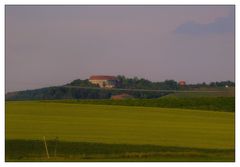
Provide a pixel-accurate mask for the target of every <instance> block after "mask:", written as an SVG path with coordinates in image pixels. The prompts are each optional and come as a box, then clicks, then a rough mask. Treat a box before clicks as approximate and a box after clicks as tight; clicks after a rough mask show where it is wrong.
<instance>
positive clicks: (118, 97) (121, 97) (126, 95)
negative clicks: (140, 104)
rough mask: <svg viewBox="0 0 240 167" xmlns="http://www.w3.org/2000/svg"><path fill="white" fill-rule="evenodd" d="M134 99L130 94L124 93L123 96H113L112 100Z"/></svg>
mask: <svg viewBox="0 0 240 167" xmlns="http://www.w3.org/2000/svg"><path fill="white" fill-rule="evenodd" d="M131 98H133V96H131V95H129V94H126V93H122V94H118V95H113V96H112V97H111V99H114V100H122V99H131Z"/></svg>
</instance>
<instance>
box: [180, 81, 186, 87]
mask: <svg viewBox="0 0 240 167" xmlns="http://www.w3.org/2000/svg"><path fill="white" fill-rule="evenodd" d="M178 85H179V86H185V85H186V82H185V81H179V82H178Z"/></svg>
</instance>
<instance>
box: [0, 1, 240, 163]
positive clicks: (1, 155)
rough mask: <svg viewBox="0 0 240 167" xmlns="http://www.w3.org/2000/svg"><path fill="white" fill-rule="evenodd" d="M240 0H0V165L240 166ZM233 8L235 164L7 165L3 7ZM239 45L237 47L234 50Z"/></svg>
mask: <svg viewBox="0 0 240 167" xmlns="http://www.w3.org/2000/svg"><path fill="white" fill-rule="evenodd" d="M239 2H240V1H239V0H194V1H191V0H181V1H180V0H171V1H170V0H169V1H168V0H163V1H162V0H161V1H159V0H144V1H143V0H115V1H110V0H61V1H56V0H41V1H40V0H34V1H31V0H22V1H19V0H8V1H7V0H2V1H0V23H1V26H0V30H1V31H0V39H1V40H0V42H1V45H0V51H1V61H0V75H1V82H0V92H1V95H0V100H1V103H0V106H1V107H0V108H1V111H0V166H6V167H8V166H20V167H28V166H29V167H32V166H34V167H35V166H43V165H44V166H58V167H63V166H64V167H65V166H67V165H71V166H99V167H105V166H107V167H108V166H109V167H110V166H123V165H124V166H130V165H137V166H141V167H145V166H146V165H150V166H167V167H169V166H178V167H192V166H199V167H200V166H201V167H202V166H203V165H204V166H206V167H207V166H218V167H230V166H231V167H232V166H234V167H239V166H240V153H239V146H240V145H239V139H240V137H239V133H237V132H239V125H240V123H239V121H240V119H239V114H238V113H237V112H238V111H239V102H240V101H239V98H238V95H239V89H238V84H239V83H240V82H239V76H238V75H237V74H238V71H239V70H240V66H238V65H239V58H238V56H239V46H240V45H239V33H238V31H237V30H239V29H240V26H239V17H240V11H239V8H240V6H239V5H240V3H239ZM10 4H12V5H24V4H26V5H84V4H85V5H91V4H92V5H93V4H94V5H104V4H107V5H120V4H122V5H141V4H142V5H144V4H145V5H147V4H148V5H184V4H185V5H235V20H236V22H235V39H236V43H235V83H236V111H235V126H236V127H235V136H236V138H235V141H236V142H235V143H236V145H235V149H236V155H235V157H236V159H235V163H222V162H221V163H215V162H213V163H195V162H194V163H190V162H187V163H171V162H166V163H165V162H164V163H162V162H159V163H158V162H157V163H142V162H139V163H71V162H70V163H65V162H64V163H63V162H61V163H53V162H51V163H9V162H8V163H6V162H5V108H4V107H5V105H4V104H5V101H4V100H5V99H4V96H5V28H4V27H5V5H10ZM237 46H238V47H237Z"/></svg>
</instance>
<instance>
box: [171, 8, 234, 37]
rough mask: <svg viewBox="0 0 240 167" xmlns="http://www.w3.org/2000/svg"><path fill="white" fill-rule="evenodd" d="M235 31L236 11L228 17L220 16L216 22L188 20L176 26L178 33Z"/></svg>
mask: <svg viewBox="0 0 240 167" xmlns="http://www.w3.org/2000/svg"><path fill="white" fill-rule="evenodd" d="M231 32H234V12H233V13H231V14H229V15H228V16H227V17H220V18H217V19H215V21H214V22H211V23H208V24H200V23H197V22H195V21H188V22H185V23H184V24H181V25H180V26H179V27H177V28H176V30H175V33H177V34H190V35H208V34H221V33H231Z"/></svg>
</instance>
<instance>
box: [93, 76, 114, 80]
mask: <svg viewBox="0 0 240 167" xmlns="http://www.w3.org/2000/svg"><path fill="white" fill-rule="evenodd" d="M89 80H117V78H116V77H115V76H107V75H92V76H91V77H90V78H89Z"/></svg>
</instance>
